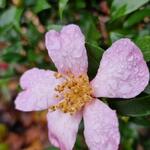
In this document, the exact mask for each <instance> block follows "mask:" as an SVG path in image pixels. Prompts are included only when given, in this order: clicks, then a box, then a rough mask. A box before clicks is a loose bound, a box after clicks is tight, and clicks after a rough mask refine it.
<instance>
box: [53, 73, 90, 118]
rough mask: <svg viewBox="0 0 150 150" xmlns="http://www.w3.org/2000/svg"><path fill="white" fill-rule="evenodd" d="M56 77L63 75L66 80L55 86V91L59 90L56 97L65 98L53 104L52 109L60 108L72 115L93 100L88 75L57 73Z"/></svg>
mask: <svg viewBox="0 0 150 150" xmlns="http://www.w3.org/2000/svg"><path fill="white" fill-rule="evenodd" d="M55 77H56V78H61V77H63V78H64V79H65V81H64V82H63V83H62V84H60V85H57V86H56V88H55V91H57V92H58V94H57V95H56V97H57V98H59V97H63V100H62V101H61V102H59V103H58V104H56V105H54V106H51V107H50V109H51V110H52V111H55V110H57V109H59V110H61V111H62V112H64V113H70V114H71V115H72V114H74V113H76V112H77V111H80V110H81V109H82V108H83V106H84V105H85V104H86V103H88V102H90V101H91V100H92V96H91V95H92V88H91V87H90V84H89V78H88V76H87V75H80V76H78V77H76V76H74V75H73V74H71V73H68V74H67V75H66V76H65V75H62V74H60V73H57V74H55Z"/></svg>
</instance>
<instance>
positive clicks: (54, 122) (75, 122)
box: [47, 111, 82, 150]
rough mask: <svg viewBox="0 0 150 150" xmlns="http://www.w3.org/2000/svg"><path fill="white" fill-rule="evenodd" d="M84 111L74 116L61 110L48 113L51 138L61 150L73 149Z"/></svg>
mask: <svg viewBox="0 0 150 150" xmlns="http://www.w3.org/2000/svg"><path fill="white" fill-rule="evenodd" d="M81 119H82V113H78V114H76V115H74V116H71V115H70V114H65V113H63V112H60V111H55V112H49V113H48V114H47V120H48V129H49V140H50V142H51V143H52V145H54V146H56V147H58V148H60V150H72V149H73V146H74V144H75V141H76V136H77V132H78V127H79V123H80V121H81Z"/></svg>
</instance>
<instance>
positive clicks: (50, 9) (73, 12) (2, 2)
mask: <svg viewBox="0 0 150 150" xmlns="http://www.w3.org/2000/svg"><path fill="white" fill-rule="evenodd" d="M69 23H75V24H78V25H79V26H80V27H81V29H82V31H83V32H84V35H85V37H86V48H87V53H88V58H89V70H88V74H89V77H90V79H92V78H93V77H94V76H95V74H96V72H97V69H98V66H99V62H100V58H101V56H102V54H103V52H104V50H106V49H107V48H108V47H109V46H110V45H111V44H112V42H114V41H115V40H117V39H119V38H122V37H128V38H131V39H132V40H133V41H134V42H135V43H136V44H137V45H138V46H139V47H140V48H141V50H142V52H143V54H144V58H145V60H146V61H147V63H148V66H150V64H149V61H150V4H149V0H102V1H97V0H74V1H71V0H70V1H69V0H59V1H57V0H25V1H24V0H9V1H6V0H0V92H1V98H0V100H9V101H11V100H12V99H13V97H14V96H15V95H16V93H17V92H18V90H19V88H18V86H15V87H14V88H13V89H12V87H11V88H10V87H9V86H8V85H9V83H10V82H12V81H14V80H15V81H17V83H18V80H19V77H20V75H21V74H22V73H23V72H24V71H26V70H27V69H29V68H32V67H35V66H36V67H39V68H44V69H52V70H56V68H55V66H54V65H53V63H52V62H51V60H50V59H49V58H48V54H47V51H46V50H45V46H44V33H45V32H46V31H48V30H50V29H55V30H58V31H59V30H60V29H61V27H62V26H63V25H65V24H69ZM17 85H18V84H17ZM12 91H13V93H12ZM108 104H110V106H111V107H112V108H115V109H116V110H117V112H118V115H119V118H120V119H119V120H120V131H121V137H122V138H121V139H122V140H121V148H122V149H123V150H135V149H138V146H139V145H140V146H142V147H143V149H144V150H148V149H149V147H150V134H149V133H148V131H150V128H149V127H150V118H149V115H150V85H148V87H147V88H146V89H145V91H144V92H143V93H142V94H140V95H139V96H138V97H136V98H134V99H132V100H126V101H122V100H118V101H117V100H115V101H114V100H113V101H112V100H108ZM124 116H125V117H127V119H124ZM2 129H3V127H1V126H0V130H2ZM81 130H83V129H81ZM144 131H146V134H145V135H143V133H142V132H144ZM82 143H83V135H81V134H79V136H78V139H77V142H76V149H86V146H85V144H82ZM3 147H5V148H3ZM1 149H8V148H7V145H5V144H3V143H2V144H1V143H0V150H1ZM54 149H55V148H47V150H54Z"/></svg>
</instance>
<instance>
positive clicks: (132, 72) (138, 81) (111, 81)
mask: <svg viewBox="0 0 150 150" xmlns="http://www.w3.org/2000/svg"><path fill="white" fill-rule="evenodd" d="M46 47H47V49H48V54H49V56H50V57H51V59H52V60H53V62H54V63H55V65H56V67H57V69H58V73H56V72H54V71H50V70H42V69H38V68H33V69H31V70H28V71H26V72H25V73H24V74H23V76H22V77H21V80H20V85H21V87H22V89H23V91H22V92H21V93H20V94H19V95H18V96H17V98H16V100H15V105H16V108H17V109H18V110H22V111H35V110H36V111H38V110H43V109H48V114H47V121H48V129H49V140H50V142H51V143H52V144H53V145H54V146H56V147H58V148H60V149H61V150H72V149H73V146H74V144H75V140H76V136H77V131H78V127H79V124H80V121H81V119H82V116H83V121H84V136H85V140H86V143H87V145H88V147H89V149H90V150H117V149H118V145H119V142H120V134H119V128H118V120H117V115H116V112H115V111H113V110H111V109H110V108H109V107H108V106H107V105H106V104H105V103H103V102H102V101H99V100H98V99H97V98H96V97H109V98H132V97H135V96H136V95H138V94H139V93H140V92H142V91H143V90H144V88H145V87H146V85H147V84H148V81H149V71H148V68H147V65H146V63H145V61H144V59H143V55H142V53H141V51H140V49H139V48H138V47H137V46H136V45H135V44H134V43H133V42H131V41H130V40H129V39H127V38H124V39H120V40H118V41H116V42H115V43H113V44H112V46H111V47H110V48H108V49H107V50H106V51H105V52H104V54H103V57H102V60H101V63H100V67H99V69H98V72H97V75H96V77H95V78H94V79H93V80H92V81H91V82H89V78H88V76H87V67H88V61H87V54H86V49H85V38H84V36H83V34H82V32H81V30H80V28H79V27H78V26H77V25H73V24H71V25H66V26H64V27H63V28H62V30H61V31H60V32H56V31H55V30H50V31H49V32H47V33H46Z"/></svg>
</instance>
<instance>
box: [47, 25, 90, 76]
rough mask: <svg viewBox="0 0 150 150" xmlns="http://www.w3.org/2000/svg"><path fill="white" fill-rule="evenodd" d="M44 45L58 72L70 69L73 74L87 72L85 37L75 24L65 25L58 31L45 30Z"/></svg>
mask: <svg viewBox="0 0 150 150" xmlns="http://www.w3.org/2000/svg"><path fill="white" fill-rule="evenodd" d="M46 47H47V49H48V53H49V56H50V57H51V59H52V60H53V62H54V63H55V65H56V67H57V69H58V71H59V72H61V73H66V72H68V71H71V72H72V73H73V74H75V75H79V74H81V73H86V72H87V67H88V62H87V55H86V49H85V39H84V35H83V34H82V32H81V30H80V28H79V27H78V26H77V25H73V24H71V25H66V26H64V27H63V28H62V30H61V32H60V33H59V32H56V31H55V30H50V31H49V32H47V33H46Z"/></svg>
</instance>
